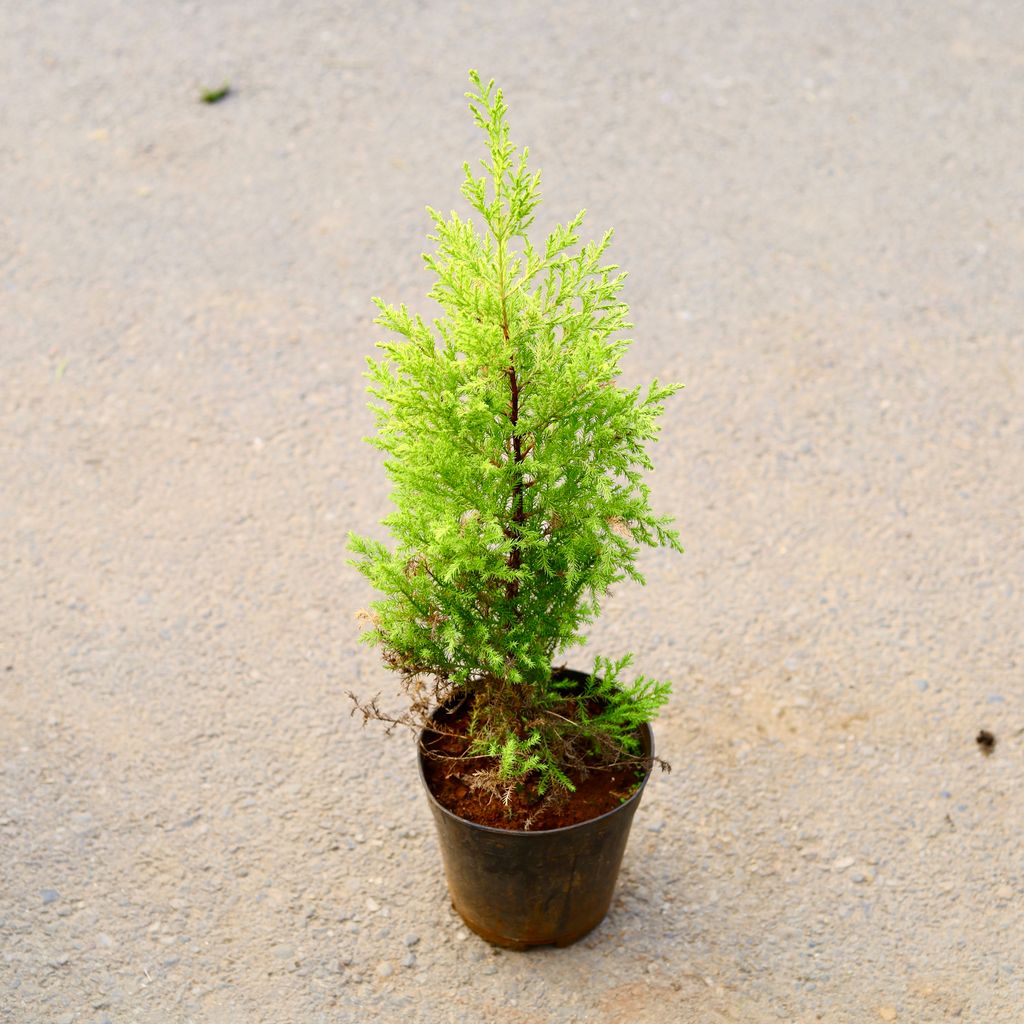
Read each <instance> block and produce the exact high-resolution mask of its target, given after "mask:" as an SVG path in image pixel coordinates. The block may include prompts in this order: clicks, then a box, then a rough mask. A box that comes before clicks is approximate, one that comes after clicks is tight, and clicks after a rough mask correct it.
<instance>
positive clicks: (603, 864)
mask: <svg viewBox="0 0 1024 1024" xmlns="http://www.w3.org/2000/svg"><path fill="white" fill-rule="evenodd" d="M561 674H562V677H563V678H569V679H574V680H577V681H579V682H583V681H584V680H586V678H587V676H586V675H585V674H583V673H580V672H572V671H568V670H563V671H562V673H561ZM441 713H442V709H438V710H437V711H435V712H434V717H435V718H436V717H437V716H438V715H439V714H441ZM641 732H642V738H641V742H642V745H643V754H644V757H647V758H650V757H652V756H653V755H654V734H653V733H652V731H651V727H650V725H647V724H644V725H643V726H642V728H641ZM427 735H428V730H424V732H423V733H422V734H421V735H420V743H419V769H420V778H421V780H422V781H423V785H424V788H425V789H426V791H427V799H428V800H429V802H430V809H431V811H432V812H433V815H434V821H435V823H436V825H437V832H438V838H439V839H440V844H441V855H442V858H443V861H444V869H445V875H446V877H447V879H448V892H449V895H450V896H451V900H452V906H453V907H454V908H455V909H456V910H457V911H458V913H459V915H460V916H461V917H462V919H463V921H465V922H466V924H467V925H468V926H469V927H470V928H471V929H472V930H473V931H474V932H476V933H477V935H480V936H481V937H482V938H484V939H486V940H487V941H488V942H490V943H493V944H494V945H496V946H505V947H508V948H510V949H526V948H527V947H528V946H545V945H555V946H568V945H570V944H571V943H573V942H575V941H576V940H577V939H581V938H582V937H583V936H584V935H586V934H587V932H589V931H590V930H591V929H592V928H594V927H596V926H597V925H598V924H600V922H601V920H602V919H603V918H604V916H605V914H606V913H607V912H608V907H609V906H610V905H611V901H612V894H613V893H614V891H615V880H616V878H617V877H618V874H619V865H620V864H621V862H622V853H623V851H624V850H625V848H626V840H627V839H628V838H629V826H630V825H631V823H632V821H633V815H634V813H635V812H636V809H637V807H638V805H639V804H640V797H641V795H642V793H643V789H644V786H645V785H646V784H647V779H648V778H650V768H648V771H647V774H646V775H645V776H644V779H643V781H642V782H641V783H640V785H639V786H637V788H636V790H635V791H634V792H633V793H632V794H631V795H630V797H629V799H628V800H626V801H625V802H624V803H622V804H620V805H619V806H618V807H616V808H615V809H614V810H611V811H608V812H607V813H606V814H602V815H600V816H599V817H597V818H591V819H590V820H589V821H581V822H579V823H578V824H576V825H569V826H567V827H565V828H554V829H547V830H543V831H535V832H524V831H514V830H508V829H500V828H491V827H489V826H487V825H478V824H476V822H473V821H468V820H467V819H465V818H460V817H458V815H456V814H453V813H452V812H451V811H449V810H448V809H447V808H445V807H443V806H442V805H441V804H440V803H439V802H438V801H437V799H436V798H435V797H434V794H433V793H432V792H431V791H430V786H429V785H428V783H427V778H426V774H425V772H424V757H425V754H424V740H425V738H426V736H427Z"/></svg>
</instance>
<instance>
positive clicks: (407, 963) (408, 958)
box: [402, 953, 416, 967]
mask: <svg viewBox="0 0 1024 1024" xmlns="http://www.w3.org/2000/svg"><path fill="white" fill-rule="evenodd" d="M402 966H403V967H415V966H416V954H415V953H406V954H405V957H404V958H403V959H402Z"/></svg>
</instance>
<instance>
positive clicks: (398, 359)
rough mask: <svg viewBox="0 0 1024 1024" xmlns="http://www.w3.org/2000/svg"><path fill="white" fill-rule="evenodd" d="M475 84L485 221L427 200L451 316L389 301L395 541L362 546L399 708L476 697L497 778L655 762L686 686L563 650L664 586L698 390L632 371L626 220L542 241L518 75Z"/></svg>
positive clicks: (527, 779) (380, 444)
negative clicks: (676, 483) (668, 445)
mask: <svg viewBox="0 0 1024 1024" xmlns="http://www.w3.org/2000/svg"><path fill="white" fill-rule="evenodd" d="M470 80H471V83H472V90H471V91H470V92H468V93H466V96H467V98H468V99H469V106H470V110H471V111H472V115H473V119H474V121H475V123H476V125H477V126H478V127H479V128H480V129H481V130H482V131H483V133H484V135H485V138H486V149H487V156H486V159H482V160H481V161H480V164H481V166H482V169H483V171H484V173H483V175H481V176H477V175H476V174H474V172H473V169H472V168H471V166H470V165H469V164H468V163H466V164H464V165H463V171H464V179H463V182H462V195H463V196H464V197H465V199H466V200H467V201H468V203H469V205H470V206H471V207H472V209H473V210H474V211H475V212H476V214H477V215H478V221H476V222H474V220H473V219H472V218H462V217H460V216H459V215H458V214H457V213H455V212H452V213H450V214H449V215H448V216H447V217H445V216H444V215H443V214H442V213H440V212H438V211H437V210H435V209H432V208H428V210H429V214H430V217H431V218H432V220H433V226H434V233H433V234H432V235H431V236H429V237H430V240H431V241H432V242H433V243H435V246H436V248H435V251H434V252H433V253H432V254H426V255H424V257H423V259H424V261H425V263H426V267H427V269H428V270H429V272H430V273H431V274H432V275H433V278H434V283H433V287H432V288H431V290H430V292H429V297H430V298H432V299H434V300H435V301H436V302H437V303H438V304H439V306H440V308H441V311H442V315H441V316H439V317H438V318H436V319H434V320H432V322H430V323H428V322H426V321H425V320H424V319H423V318H422V317H421V316H418V315H413V314H412V313H410V312H409V311H408V309H407V308H406V306H405V305H399V306H394V305H391V304H389V303H387V302H384V301H382V300H381V299H374V302H375V304H376V305H377V307H378V309H379V311H380V314H379V316H378V317H377V319H376V321H375V323H377V324H378V325H379V326H380V327H382V328H384V329H385V330H386V331H388V332H389V333H390V337H389V340H385V341H381V342H379V343H378V345H377V347H378V348H379V349H380V350H381V352H382V355H381V357H380V358H379V359H376V360H374V359H372V358H370V359H368V363H369V370H368V373H367V374H366V376H367V377H368V378H369V380H370V382H371V383H370V386H369V389H368V390H369V392H370V394H371V395H372V396H373V398H374V399H375V400H376V401H375V402H373V403H371V408H373V410H374V413H375V417H376V427H377V432H376V434H375V436H373V437H372V438H369V439H368V440H369V442H370V443H371V444H373V445H375V446H376V447H377V448H379V449H381V450H382V451H383V452H384V453H385V455H386V461H385V469H386V472H387V475H388V477H389V479H390V481H391V483H392V485H393V491H392V499H393V503H394V511H393V512H392V513H391V514H390V515H388V516H387V517H386V518H385V519H384V520H383V522H384V525H385V526H386V527H387V528H388V530H389V531H390V533H391V534H392V536H393V538H394V545H393V547H388V546H386V545H384V544H381V543H378V542H376V541H373V540H370V539H367V538H364V537H358V536H355V535H351V536H350V549H351V550H352V551H353V553H354V555H355V558H354V559H353V564H354V565H355V566H356V567H357V568H358V569H359V571H360V572H362V573H363V575H365V576H366V577H367V579H368V580H369V581H370V582H371V583H372V584H373V585H374V587H375V588H376V589H377V590H378V591H379V592H380V594H381V595H382V596H381V598H380V599H379V600H377V601H376V602H374V604H373V605H372V612H370V613H367V614H368V617H369V620H370V628H369V629H368V631H367V632H366V633H365V634H364V636H363V639H364V640H365V641H366V642H369V643H372V644H376V645H379V647H380V648H381V650H382V653H383V658H384V661H385V663H386V664H387V665H388V666H389V667H390V668H392V669H394V670H396V671H397V672H399V673H400V674H401V677H402V680H403V684H404V688H405V690H406V693H407V694H408V696H409V698H410V700H411V704H410V711H409V712H408V714H406V715H405V716H403V718H402V719H400V721H404V722H406V723H407V724H414V725H422V724H424V723H425V722H426V719H427V716H428V715H429V712H430V711H431V709H432V706H434V705H436V704H437V703H441V702H444V701H445V700H447V699H449V698H450V697H451V696H452V695H453V694H454V693H456V692H460V693H463V694H465V695H467V696H468V698H469V699H470V700H471V701H472V719H471V727H470V728H471V739H472V747H471V749H470V753H472V754H475V755H487V756H490V757H493V759H494V760H493V761H492V762H490V764H491V765H492V768H491V771H492V773H493V775H494V777H495V780H500V781H501V783H503V784H505V785H511V784H526V785H530V786H533V787H534V788H535V790H536V791H537V792H540V793H544V792H545V791H549V790H551V789H552V787H553V788H554V790H555V791H558V790H562V791H565V790H571V789H572V782H571V780H570V778H569V776H568V775H567V770H569V769H570V768H573V767H576V766H579V765H581V764H582V763H583V761H584V759H585V758H586V759H588V761H589V763H591V764H593V763H594V761H595V758H596V760H598V761H600V760H601V759H602V758H603V759H604V760H605V761H607V762H612V761H616V760H618V761H621V760H622V759H623V758H629V757H631V756H636V755H637V754H638V753H639V749H638V746H637V742H636V736H635V734H636V727H637V726H638V725H639V724H640V723H642V722H644V721H648V720H649V719H651V718H652V717H653V716H654V715H655V713H656V711H657V709H658V707H659V706H660V705H662V704H664V703H665V701H667V700H668V694H669V684H668V683H664V682H658V681H654V680H648V679H645V678H643V677H640V678H638V679H635V680H633V681H631V682H628V683H627V682H626V681H625V680H624V679H623V672H624V671H625V670H626V668H627V667H628V665H629V663H630V660H631V656H630V655H626V656H624V657H622V658H619V659H617V660H611V659H606V658H602V657H598V658H596V663H595V668H594V672H593V674H592V675H591V677H590V679H589V681H588V683H587V684H586V686H585V687H584V690H583V692H582V693H580V692H571V691H570V690H569V688H568V687H567V685H566V684H565V683H563V682H561V681H560V680H559V679H558V676H557V673H555V674H553V671H552V664H553V660H554V659H555V657H556V655H557V654H558V652H560V651H562V650H564V649H565V648H567V647H570V646H572V645H574V644H579V643H582V642H584V636H583V630H584V627H586V626H587V625H588V624H589V623H590V622H592V621H593V620H594V618H595V617H596V615H597V614H598V610H599V603H600V600H601V598H602V597H603V596H604V595H605V594H607V593H608V590H609V588H610V587H611V586H612V585H613V584H614V583H616V582H618V581H620V580H622V579H624V578H626V577H628V578H630V579H633V580H637V581H639V582H641V583H642V582H643V578H642V576H641V574H640V573H639V571H638V570H637V566H636V556H637V554H638V552H639V546H640V545H649V546H652V547H655V546H659V545H665V546H668V547H671V548H675V549H676V550H679V551H681V550H682V548H681V547H680V544H679V538H678V535H677V533H676V531H675V530H673V529H672V528H671V519H670V518H669V517H667V516H661V517H659V516H656V515H655V514H654V513H653V512H652V510H651V507H650V503H649V489H648V487H647V485H646V484H645V483H644V479H643V474H644V471H646V470H649V469H651V462H650V458H649V456H648V454H647V451H646V448H647V445H648V444H649V443H650V442H652V441H654V439H655V438H656V436H657V434H658V430H659V426H658V418H659V416H660V415H661V413H662V410H663V402H664V400H665V399H666V398H668V397H669V396H670V395H672V394H673V393H674V392H676V391H677V390H678V389H679V388H680V387H681V385H677V384H668V385H663V384H659V383H658V382H657V381H654V382H653V383H651V384H650V385H649V386H648V387H647V388H640V387H636V388H629V389H627V388H622V387H620V386H619V385H618V384H617V383H616V381H617V377H618V374H619V362H620V359H621V358H622V356H623V354H624V353H625V352H626V350H627V348H628V347H629V344H630V342H629V341H628V340H627V339H625V338H623V337H622V336H621V334H622V332H623V331H624V330H627V329H628V328H629V327H630V326H631V325H630V324H629V323H628V322H627V317H628V308H627V306H626V304H625V303H624V302H623V301H622V300H621V299H620V298H619V292H620V290H621V288H622V284H623V281H624V279H625V274H623V273H620V272H619V270H618V267H617V266H615V265H613V264H609V263H606V262H605V254H606V252H607V250H608V246H609V243H610V242H611V238H612V232H611V231H607V232H606V233H605V234H604V235H603V237H602V238H601V240H600V241H588V242H586V243H585V244H583V245H580V228H581V226H582V224H583V218H584V212H585V211H581V212H580V213H579V214H577V215H576V216H575V217H574V218H573V219H572V220H571V221H569V222H568V223H567V224H564V225H558V226H556V227H555V228H554V229H553V230H552V231H551V233H550V234H549V235H548V236H547V237H546V239H545V240H544V243H543V244H542V245H539V246H535V245H534V243H533V242H532V241H531V239H530V235H529V233H528V232H529V229H530V227H531V225H532V223H533V220H534V211H535V210H536V208H537V206H538V204H539V202H540V173H539V172H531V171H530V170H529V169H528V166H527V157H528V150H527V149H525V148H524V149H522V150H521V151H519V152H517V149H516V147H515V146H514V145H513V144H512V142H511V141H510V140H509V129H508V121H507V117H506V114H507V109H508V108H507V107H506V105H505V102H504V100H503V98H502V93H501V90H496V89H495V87H494V82H493V81H491V82H489V83H488V84H487V85H484V84H483V82H482V81H481V79H480V76H479V75H478V74H477V72H475V71H471V72H470ZM357 703H358V701H357ZM360 707H361V708H362V710H363V711H364V714H367V715H369V716H372V717H378V718H384V719H387V716H386V715H384V714H382V713H381V711H380V709H379V707H378V705H377V704H376V702H370V704H368V705H360ZM387 720H390V721H395V720H394V719H387ZM553 795H555V794H554V793H553Z"/></svg>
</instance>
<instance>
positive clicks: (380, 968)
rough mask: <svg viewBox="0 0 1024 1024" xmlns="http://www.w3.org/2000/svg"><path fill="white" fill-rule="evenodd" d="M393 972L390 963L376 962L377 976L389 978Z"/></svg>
mask: <svg viewBox="0 0 1024 1024" xmlns="http://www.w3.org/2000/svg"><path fill="white" fill-rule="evenodd" d="M394 973H395V969H394V967H392V966H391V964H389V963H387V962H385V961H381V962H380V963H379V964H377V976H378V977H381V978H390V977H391V975H392V974H394Z"/></svg>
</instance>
